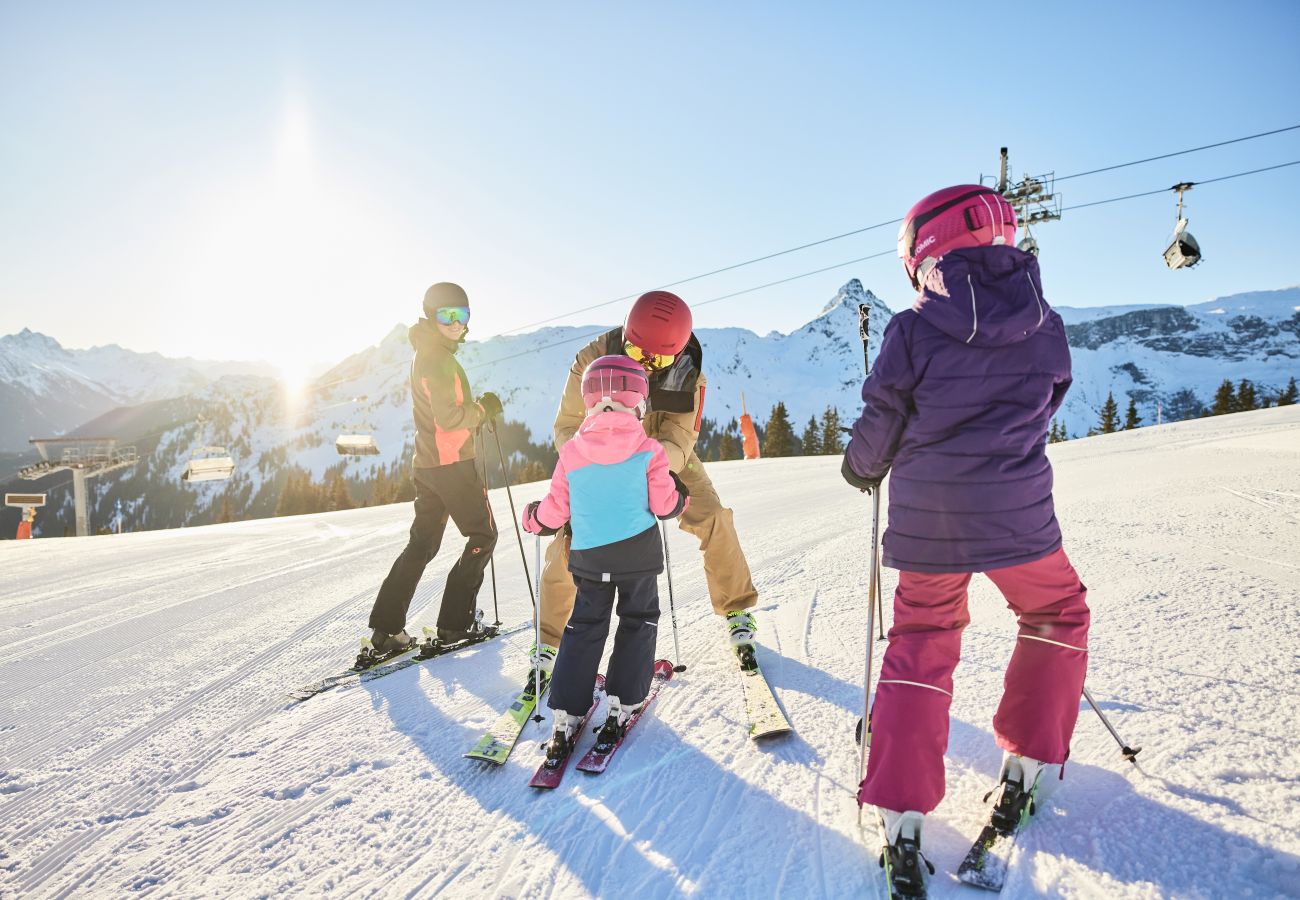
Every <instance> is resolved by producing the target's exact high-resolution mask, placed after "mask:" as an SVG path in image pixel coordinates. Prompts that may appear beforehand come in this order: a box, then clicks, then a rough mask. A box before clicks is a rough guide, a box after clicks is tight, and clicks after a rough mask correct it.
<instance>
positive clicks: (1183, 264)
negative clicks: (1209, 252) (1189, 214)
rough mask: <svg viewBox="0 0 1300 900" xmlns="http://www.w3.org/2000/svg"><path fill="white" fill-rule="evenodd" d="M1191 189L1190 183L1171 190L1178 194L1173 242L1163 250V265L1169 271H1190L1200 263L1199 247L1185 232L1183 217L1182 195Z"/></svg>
mask: <svg viewBox="0 0 1300 900" xmlns="http://www.w3.org/2000/svg"><path fill="white" fill-rule="evenodd" d="M1191 189H1192V183H1191V182H1184V183H1182V184H1176V185H1174V186H1173V188H1171V190H1174V191H1177V192H1178V223H1177V224H1176V225H1175V226H1174V236H1173V240H1171V241H1170V242H1169V246H1168V247H1166V248H1165V265H1167V266H1168V267H1169V268H1171V269H1190V268H1191V267H1192V266H1194V265H1196V264H1197V263H1198V262H1200V261H1201V246H1200V244H1198V243H1196V238H1194V237H1192V235H1191V232H1189V231H1188V230H1187V218H1186V217H1185V216H1184V215H1183V193H1184V192H1186V191H1190V190H1191Z"/></svg>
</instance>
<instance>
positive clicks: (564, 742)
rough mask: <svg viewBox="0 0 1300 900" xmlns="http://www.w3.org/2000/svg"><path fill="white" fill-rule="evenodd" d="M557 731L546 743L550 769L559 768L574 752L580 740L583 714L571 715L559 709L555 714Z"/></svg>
mask: <svg viewBox="0 0 1300 900" xmlns="http://www.w3.org/2000/svg"><path fill="white" fill-rule="evenodd" d="M554 724H555V733H554V734H553V735H552V736H551V739H550V741H548V742H547V744H546V762H545V763H544V764H543V765H545V766H546V768H548V769H557V768H559V767H560V766H562V765H564V761H565V760H567V759H568V758H569V756H570V755H572V753H573V747H574V745H575V744H577V742H578V728H579V726H581V725H582V716H575V715H571V714H570V713H566V712H565V711H564V710H561V709H557V710H555V714H554Z"/></svg>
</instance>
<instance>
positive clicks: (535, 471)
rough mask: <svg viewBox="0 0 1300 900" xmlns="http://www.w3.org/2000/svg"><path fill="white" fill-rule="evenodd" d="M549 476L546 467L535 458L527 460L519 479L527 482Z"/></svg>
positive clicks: (544, 478)
mask: <svg viewBox="0 0 1300 900" xmlns="http://www.w3.org/2000/svg"><path fill="white" fill-rule="evenodd" d="M550 477H551V476H550V474H549V473H547V471H546V467H545V466H543V465H542V464H541V463H539V462H538V461H537V460H535V459H532V460H529V461H528V465H526V466H524V470H523V472H521V473H520V475H519V480H520V481H521V482H522V483H524V484H528V483H529V482H533V481H546V480H548V479H549V478H550Z"/></svg>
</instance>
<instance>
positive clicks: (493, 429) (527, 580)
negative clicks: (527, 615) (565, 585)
mask: <svg viewBox="0 0 1300 900" xmlns="http://www.w3.org/2000/svg"><path fill="white" fill-rule="evenodd" d="M488 429H489V430H490V431H491V432H492V436H493V437H495V438H496V441H497V459H499V460H500V461H501V481H502V482H503V483H504V484H505V486H506V499H507V500H509V501H510V521H511V522H513V523H514V526H515V540H516V541H517V542H518V543H519V561H520V562H522V563H523V564H524V583H525V584H527V585H528V599H529V600H533V605H534V606H536V605H537V600H535V599H534V598H533V580H532V578H530V577H529V575H528V556H527V554H525V553H524V536H523V535H522V534H521V533H520V531H519V516H517V515H515V498H514V496H513V495H512V494H511V493H510V476H509V474H507V472H506V455H505V453H504V452H503V451H502V450H501V434H500V432H498V431H497V430H496V427H495V426H493V425H489V426H488ZM539 574H540V573H539ZM539 593H540V591H539Z"/></svg>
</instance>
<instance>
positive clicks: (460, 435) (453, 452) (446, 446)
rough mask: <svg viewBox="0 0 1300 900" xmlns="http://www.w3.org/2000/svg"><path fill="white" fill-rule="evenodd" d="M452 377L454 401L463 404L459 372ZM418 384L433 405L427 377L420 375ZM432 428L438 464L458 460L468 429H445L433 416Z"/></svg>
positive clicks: (444, 464) (463, 393) (463, 397)
mask: <svg viewBox="0 0 1300 900" xmlns="http://www.w3.org/2000/svg"><path fill="white" fill-rule="evenodd" d="M452 377H453V379H454V382H453V385H454V387H455V390H456V403H457V404H458V405H464V403H465V389H464V388H463V387H462V386H461V383H460V374H459V373H456V374H454V375H453V376H452ZM420 386H421V387H422V388H424V396H425V399H427V400H428V401H429V405H430V406H433V393H432V392H431V391H430V390H429V379H427V378H424V377H421V378H420ZM433 430H434V436H433V440H434V444H435V445H436V446H437V449H438V465H440V466H446V465H450V464H451V463H454V462H459V461H460V450H461V448H462V447H464V446H465V442H466V441H468V440H469V429H468V428H457V429H455V430H453V431H446V430H444V429H443V427H442V426H441V425H440V424H438V420H437V418H436V417H435V418H434V420H433Z"/></svg>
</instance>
